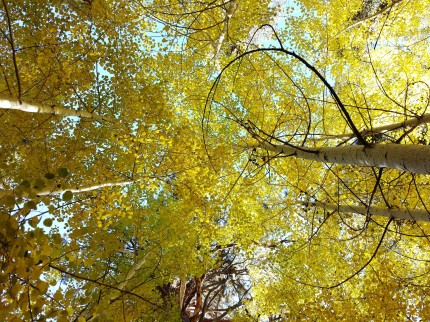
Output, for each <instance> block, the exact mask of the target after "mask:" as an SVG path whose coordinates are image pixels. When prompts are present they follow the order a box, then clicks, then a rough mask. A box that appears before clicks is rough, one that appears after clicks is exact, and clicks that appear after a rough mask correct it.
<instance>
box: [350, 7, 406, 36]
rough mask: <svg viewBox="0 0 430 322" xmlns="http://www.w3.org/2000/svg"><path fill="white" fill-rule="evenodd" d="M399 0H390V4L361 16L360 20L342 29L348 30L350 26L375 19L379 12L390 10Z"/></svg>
mask: <svg viewBox="0 0 430 322" xmlns="http://www.w3.org/2000/svg"><path fill="white" fill-rule="evenodd" d="M401 2H402V0H393V1H392V3H391V4H390V5H388V6H386V7H384V8H382V9H380V10H378V11H376V12H375V13H374V14H371V15H368V16H366V17H363V18H361V19H360V20H358V21H355V22H354V23H353V24H351V25H349V26H348V27H347V28H345V29H344V30H343V31H346V30H349V29H351V28H354V27H356V26H358V25H360V24H362V23H364V22H365V21H368V20H373V19H375V18H376V17H378V16H379V15H380V14H382V13H384V12H386V11H389V10H391V9H392V8H393V7H394V6H396V5H397V4H399V3H401Z"/></svg>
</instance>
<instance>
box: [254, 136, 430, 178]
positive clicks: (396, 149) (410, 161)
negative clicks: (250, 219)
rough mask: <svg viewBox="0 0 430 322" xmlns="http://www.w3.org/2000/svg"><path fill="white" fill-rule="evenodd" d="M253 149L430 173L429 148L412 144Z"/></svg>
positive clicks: (321, 159) (264, 145)
mask: <svg viewBox="0 0 430 322" xmlns="http://www.w3.org/2000/svg"><path fill="white" fill-rule="evenodd" d="M250 147H257V148H263V149H266V150H268V151H272V152H275V153H281V154H285V155H291V156H295V157H296V158H301V159H307V160H312V161H320V162H327V163H340V164H350V165H358V166H368V167H377V168H390V169H397V170H402V171H409V172H413V173H420V174H430V146H429V145H412V144H375V145H373V146H370V147H366V146H363V145H353V146H339V147H324V148H315V149H301V148H297V147H292V146H288V145H273V144H270V143H268V142H262V143H259V144H256V145H251V146H250Z"/></svg>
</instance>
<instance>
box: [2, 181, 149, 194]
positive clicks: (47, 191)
mask: <svg viewBox="0 0 430 322" xmlns="http://www.w3.org/2000/svg"><path fill="white" fill-rule="evenodd" d="M141 180H142V179H139V180H133V181H111V182H103V183H102V182H100V183H97V184H94V185H91V186H86V187H81V188H79V187H76V188H75V189H73V188H64V189H58V190H51V189H45V190H41V191H35V193H36V194H37V195H38V196H48V195H51V196H52V195H61V194H62V193H65V192H66V191H71V192H72V193H81V192H86V191H93V190H97V189H101V188H104V187H123V186H128V185H131V184H133V183H136V182H139V181H141ZM13 194H14V191H13V190H0V198H1V197H4V196H7V195H13ZM28 195H29V193H27V192H24V193H23V196H24V197H27V196H28Z"/></svg>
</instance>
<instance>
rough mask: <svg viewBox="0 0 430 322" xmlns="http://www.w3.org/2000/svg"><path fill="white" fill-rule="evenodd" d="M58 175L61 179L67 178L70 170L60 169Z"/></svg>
mask: <svg viewBox="0 0 430 322" xmlns="http://www.w3.org/2000/svg"><path fill="white" fill-rule="evenodd" d="M58 175H59V176H60V177H61V178H66V177H67V176H68V175H69V170H67V169H66V168H60V169H58Z"/></svg>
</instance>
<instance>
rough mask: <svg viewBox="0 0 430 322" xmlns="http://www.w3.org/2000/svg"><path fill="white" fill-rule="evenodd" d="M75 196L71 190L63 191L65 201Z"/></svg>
mask: <svg viewBox="0 0 430 322" xmlns="http://www.w3.org/2000/svg"><path fill="white" fill-rule="evenodd" d="M72 198H73V192H71V191H70V190H67V191H66V192H65V193H63V200H64V201H70V200H72Z"/></svg>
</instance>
